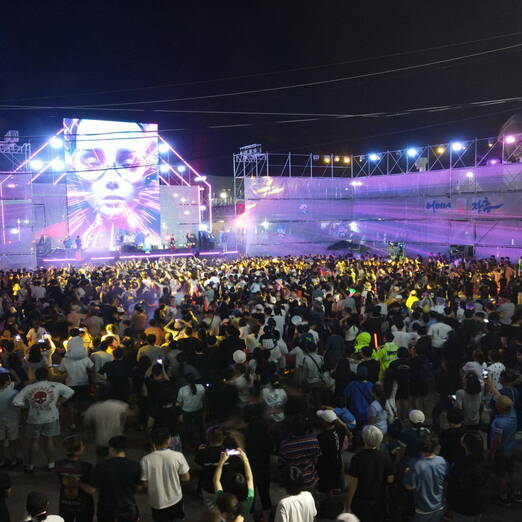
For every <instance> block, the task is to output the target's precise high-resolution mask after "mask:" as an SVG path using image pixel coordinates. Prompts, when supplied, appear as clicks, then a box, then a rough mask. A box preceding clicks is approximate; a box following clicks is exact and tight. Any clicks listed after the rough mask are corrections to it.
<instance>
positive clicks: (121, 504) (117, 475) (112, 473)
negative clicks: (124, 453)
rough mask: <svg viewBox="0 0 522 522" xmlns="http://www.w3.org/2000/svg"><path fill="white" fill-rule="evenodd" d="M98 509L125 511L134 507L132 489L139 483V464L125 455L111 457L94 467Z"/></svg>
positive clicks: (115, 511) (116, 511) (114, 511)
mask: <svg viewBox="0 0 522 522" xmlns="http://www.w3.org/2000/svg"><path fill="white" fill-rule="evenodd" d="M94 483H95V484H96V488H97V489H98V494H99V500H98V510H100V511H111V512H113V513H125V512H127V511H132V510H133V509H136V501H135V500H134V490H135V488H136V486H137V485H139V484H140V483H141V466H140V465H139V463H138V462H136V461H134V460H130V459H128V458H126V457H112V458H110V459H107V460H104V461H102V462H100V463H98V464H97V465H96V467H95V468H94Z"/></svg>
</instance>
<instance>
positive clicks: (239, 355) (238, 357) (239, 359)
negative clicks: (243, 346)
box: [232, 350, 246, 364]
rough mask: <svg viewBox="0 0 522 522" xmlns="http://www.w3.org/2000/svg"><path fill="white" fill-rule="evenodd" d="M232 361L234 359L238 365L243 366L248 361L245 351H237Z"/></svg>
mask: <svg viewBox="0 0 522 522" xmlns="http://www.w3.org/2000/svg"><path fill="white" fill-rule="evenodd" d="M232 359H234V362H235V363H236V364H243V363H244V362H245V361H246V355H245V352H244V351H243V350H236V351H235V352H234V353H233V355H232Z"/></svg>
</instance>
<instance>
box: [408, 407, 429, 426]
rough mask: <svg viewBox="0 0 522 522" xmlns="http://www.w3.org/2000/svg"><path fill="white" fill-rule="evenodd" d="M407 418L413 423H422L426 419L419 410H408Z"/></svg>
mask: <svg viewBox="0 0 522 522" xmlns="http://www.w3.org/2000/svg"><path fill="white" fill-rule="evenodd" d="M408 419H410V422H411V423H413V424H422V423H424V421H425V420H426V416H425V415H424V413H422V411H420V410H410V413H408Z"/></svg>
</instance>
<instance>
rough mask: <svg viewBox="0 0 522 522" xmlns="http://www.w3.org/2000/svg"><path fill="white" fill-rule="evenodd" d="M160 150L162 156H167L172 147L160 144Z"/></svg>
mask: <svg viewBox="0 0 522 522" xmlns="http://www.w3.org/2000/svg"><path fill="white" fill-rule="evenodd" d="M158 150H159V151H160V153H161V154H167V152H168V151H169V150H170V147H169V146H168V145H167V144H166V143H160V144H159V145H158Z"/></svg>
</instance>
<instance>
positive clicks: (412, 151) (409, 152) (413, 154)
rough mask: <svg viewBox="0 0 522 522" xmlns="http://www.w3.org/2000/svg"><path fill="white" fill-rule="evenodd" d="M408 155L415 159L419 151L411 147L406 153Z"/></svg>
mask: <svg viewBox="0 0 522 522" xmlns="http://www.w3.org/2000/svg"><path fill="white" fill-rule="evenodd" d="M406 154H408V156H409V157H410V158H413V157H414V156H416V155H417V149H416V148H415V147H410V148H409V149H408V150H407V151H406Z"/></svg>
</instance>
